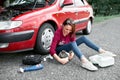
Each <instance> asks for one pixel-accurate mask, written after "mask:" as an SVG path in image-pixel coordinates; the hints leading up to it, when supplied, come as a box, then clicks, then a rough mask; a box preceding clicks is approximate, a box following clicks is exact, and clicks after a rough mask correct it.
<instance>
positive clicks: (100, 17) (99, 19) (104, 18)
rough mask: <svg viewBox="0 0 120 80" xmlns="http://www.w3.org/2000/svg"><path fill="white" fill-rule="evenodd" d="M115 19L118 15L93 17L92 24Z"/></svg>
mask: <svg viewBox="0 0 120 80" xmlns="http://www.w3.org/2000/svg"><path fill="white" fill-rule="evenodd" d="M116 17H120V14H119V15H112V16H95V18H94V22H95V23H99V22H103V21H105V20H108V19H112V18H116Z"/></svg>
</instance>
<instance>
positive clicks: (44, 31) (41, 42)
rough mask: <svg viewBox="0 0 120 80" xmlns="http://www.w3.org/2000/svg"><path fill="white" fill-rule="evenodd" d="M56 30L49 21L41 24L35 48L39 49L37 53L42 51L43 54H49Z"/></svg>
mask: <svg viewBox="0 0 120 80" xmlns="http://www.w3.org/2000/svg"><path fill="white" fill-rule="evenodd" d="M54 32H55V30H54V28H53V26H52V25H51V24H49V23H45V24H43V25H42V26H41V28H40V30H39V32H38V37H37V42H36V48H35V51H37V53H40V54H42V55H45V54H48V52H49V49H50V45H51V42H52V39H53V37H54Z"/></svg>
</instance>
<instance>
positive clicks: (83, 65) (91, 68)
mask: <svg viewBox="0 0 120 80" xmlns="http://www.w3.org/2000/svg"><path fill="white" fill-rule="evenodd" d="M82 67H83V68H85V69H88V70H90V71H97V70H98V68H97V67H96V66H94V65H93V64H92V63H91V62H89V61H88V62H85V63H82Z"/></svg>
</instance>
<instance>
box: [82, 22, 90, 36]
mask: <svg viewBox="0 0 120 80" xmlns="http://www.w3.org/2000/svg"><path fill="white" fill-rule="evenodd" d="M91 31H92V22H91V20H89V21H88V23H87V26H86V28H85V29H83V30H82V33H83V34H84V35H88V34H90V33H91Z"/></svg>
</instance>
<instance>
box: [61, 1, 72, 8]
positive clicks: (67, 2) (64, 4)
mask: <svg viewBox="0 0 120 80" xmlns="http://www.w3.org/2000/svg"><path fill="white" fill-rule="evenodd" d="M72 4H73V1H72V0H64V2H63V4H62V5H61V7H64V6H67V5H72Z"/></svg>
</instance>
